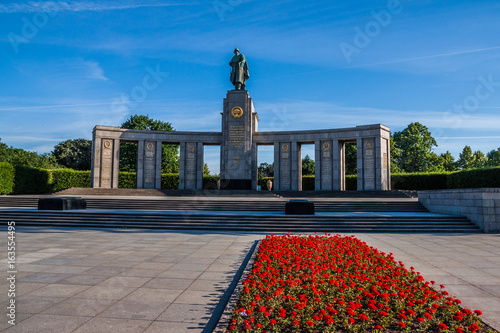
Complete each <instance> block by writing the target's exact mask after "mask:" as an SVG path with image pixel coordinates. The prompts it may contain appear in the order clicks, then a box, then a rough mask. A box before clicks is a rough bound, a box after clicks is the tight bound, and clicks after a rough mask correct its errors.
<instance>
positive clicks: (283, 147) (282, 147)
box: [281, 143, 288, 152]
mask: <svg viewBox="0 0 500 333" xmlns="http://www.w3.org/2000/svg"><path fill="white" fill-rule="evenodd" d="M281 149H283V151H284V152H287V151H288V145H287V144H286V143H285V144H283V146H281Z"/></svg>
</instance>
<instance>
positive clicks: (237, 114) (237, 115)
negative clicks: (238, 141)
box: [231, 106, 243, 118]
mask: <svg viewBox="0 0 500 333" xmlns="http://www.w3.org/2000/svg"><path fill="white" fill-rule="evenodd" d="M231 115H232V116H233V117H234V118H241V116H243V109H242V108H240V107H239V106H235V107H234V108H232V110H231Z"/></svg>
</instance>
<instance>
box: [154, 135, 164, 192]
mask: <svg viewBox="0 0 500 333" xmlns="http://www.w3.org/2000/svg"><path fill="white" fill-rule="evenodd" d="M162 155H163V144H162V142H161V141H157V142H156V174H155V188H156V189H159V190H160V189H161V159H162Z"/></svg>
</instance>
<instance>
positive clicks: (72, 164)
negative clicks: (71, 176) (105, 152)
mask: <svg viewBox="0 0 500 333" xmlns="http://www.w3.org/2000/svg"><path fill="white" fill-rule="evenodd" d="M52 154H53V155H54V157H55V159H56V161H57V163H59V164H61V165H63V166H65V167H67V168H71V169H75V170H90V167H91V155H92V141H91V140H85V139H76V140H66V141H63V142H60V143H58V144H57V145H55V146H54V151H53V152H52Z"/></svg>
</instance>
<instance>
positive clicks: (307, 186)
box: [302, 175, 316, 191]
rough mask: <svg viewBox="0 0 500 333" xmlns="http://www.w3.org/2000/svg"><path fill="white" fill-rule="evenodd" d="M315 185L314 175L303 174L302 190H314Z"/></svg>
mask: <svg viewBox="0 0 500 333" xmlns="http://www.w3.org/2000/svg"><path fill="white" fill-rule="evenodd" d="M315 187H316V185H315V177H314V175H308V176H302V191H314V189H315Z"/></svg>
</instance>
